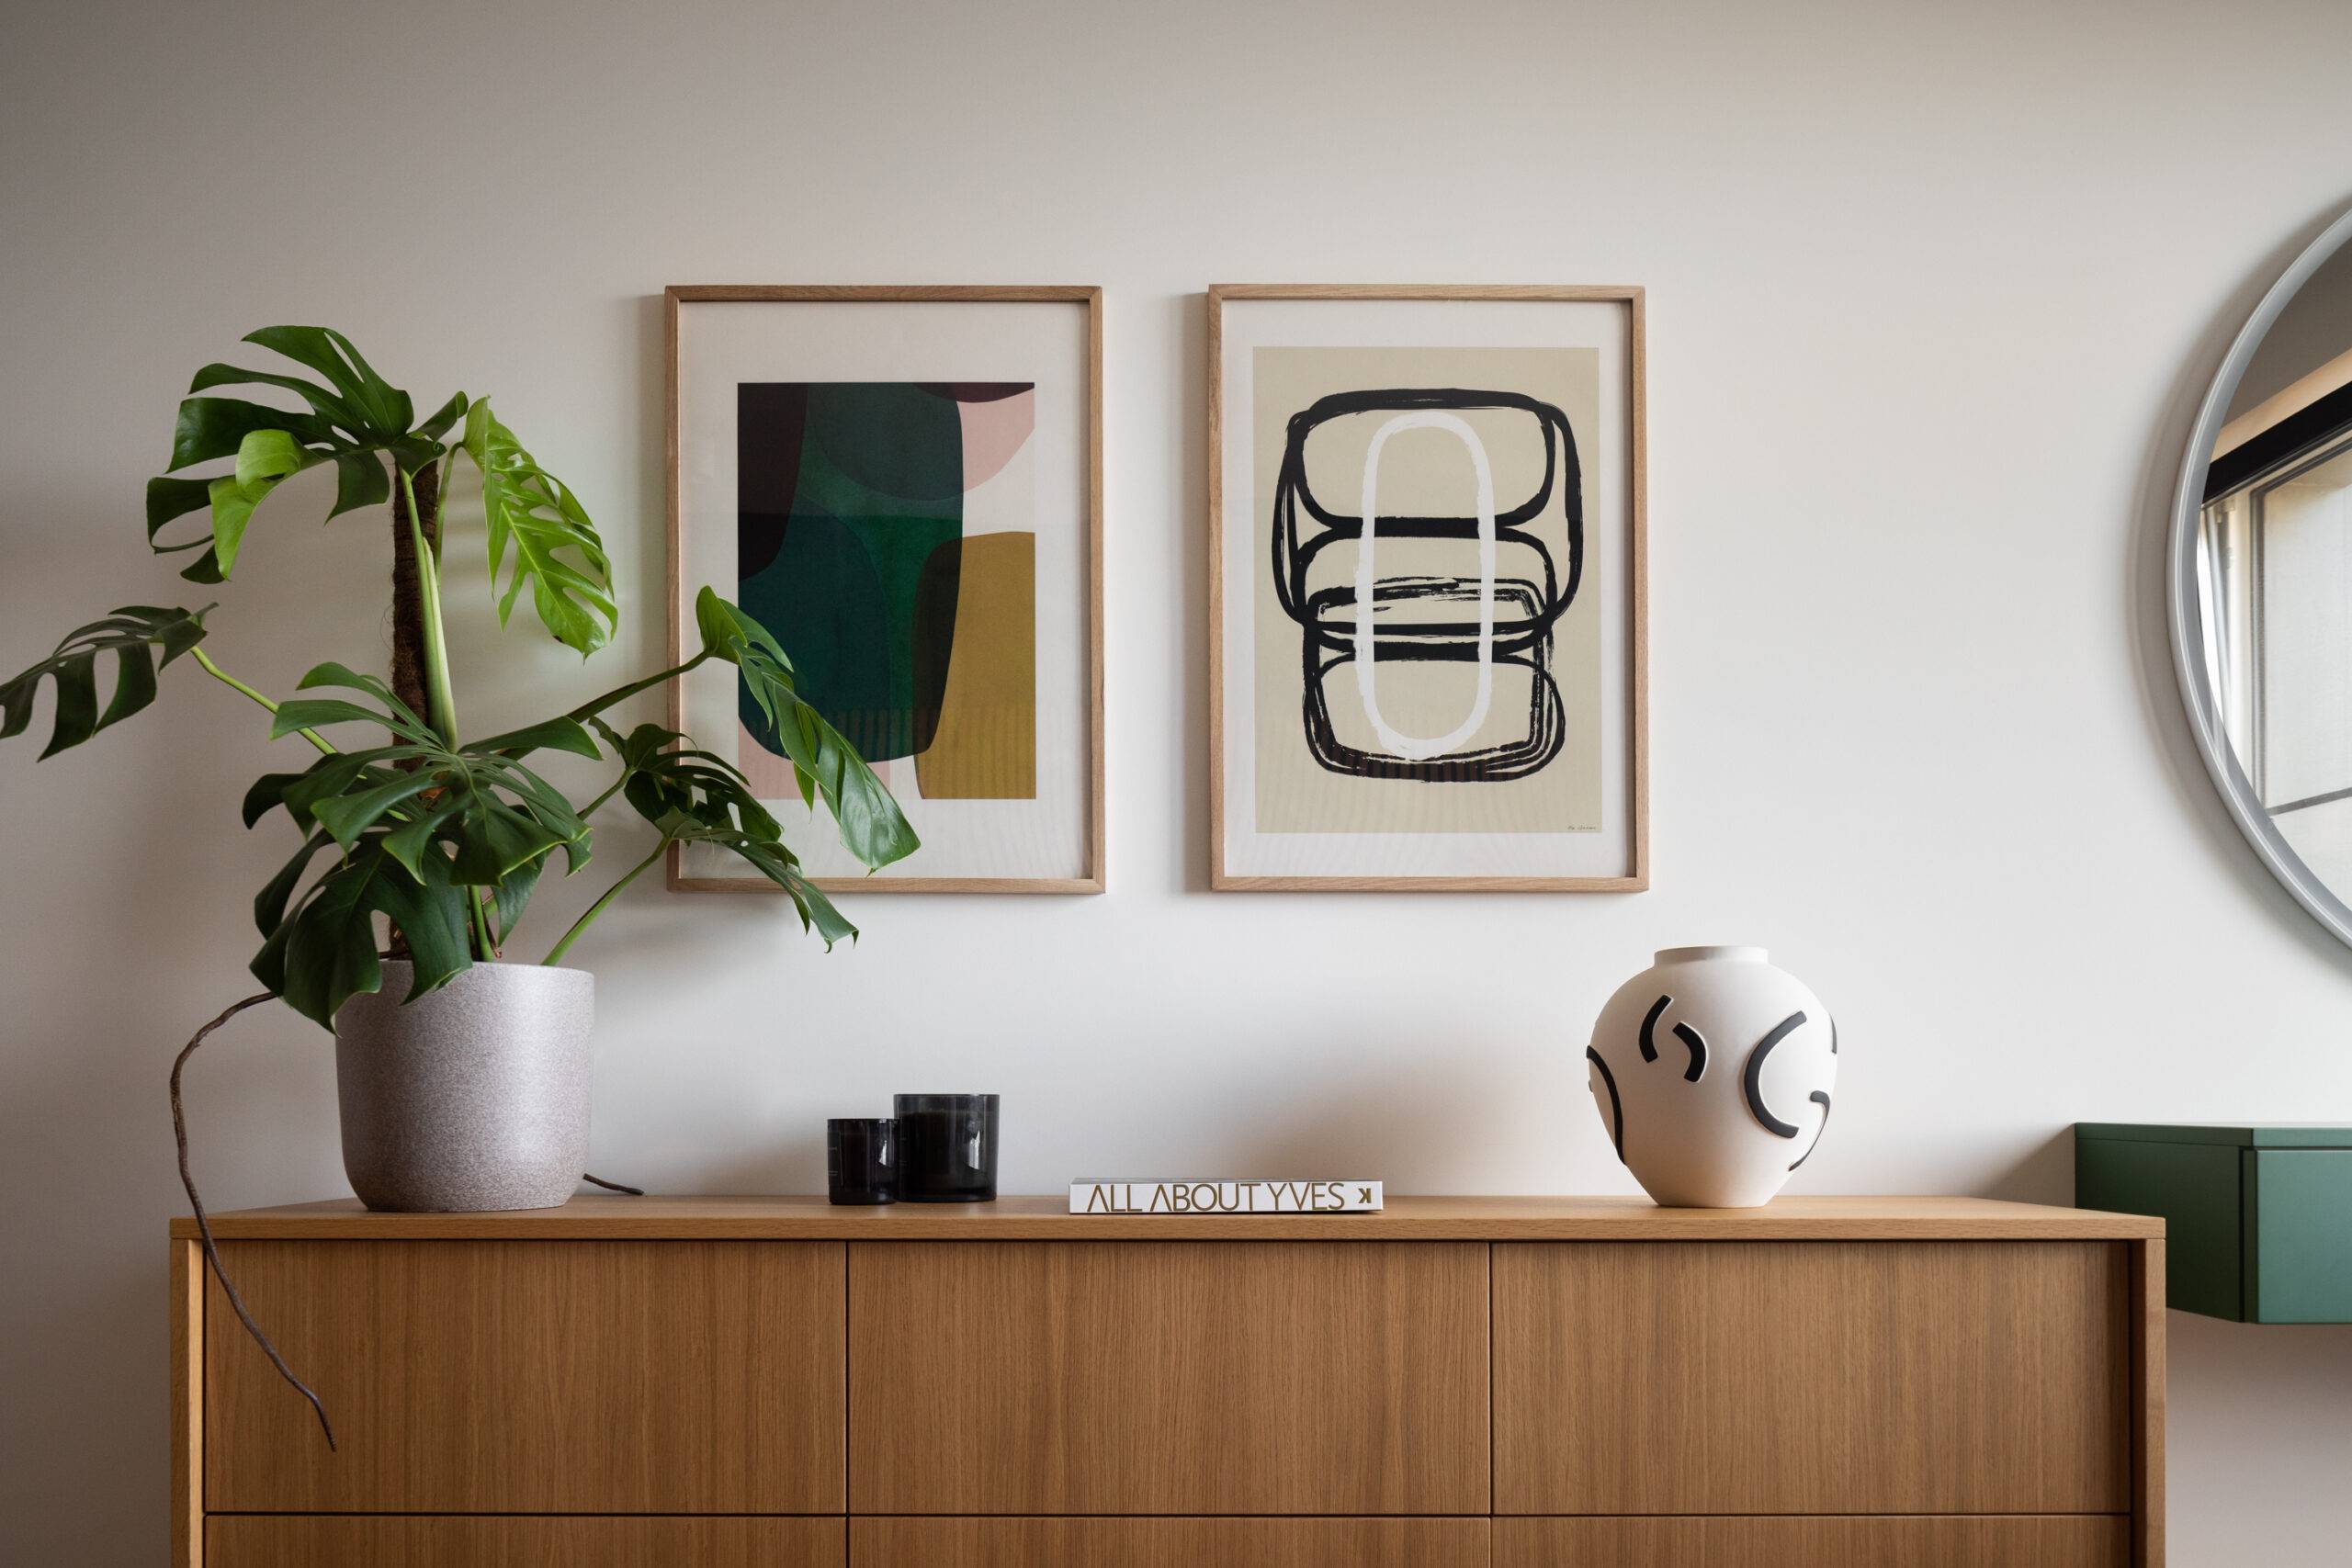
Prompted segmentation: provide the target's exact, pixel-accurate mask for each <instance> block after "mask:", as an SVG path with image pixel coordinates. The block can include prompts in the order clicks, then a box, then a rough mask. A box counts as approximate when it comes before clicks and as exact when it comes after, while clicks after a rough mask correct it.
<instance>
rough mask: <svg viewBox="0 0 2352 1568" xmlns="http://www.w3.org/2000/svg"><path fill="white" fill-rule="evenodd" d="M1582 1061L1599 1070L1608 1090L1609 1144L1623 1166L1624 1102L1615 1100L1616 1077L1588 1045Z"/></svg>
mask: <svg viewBox="0 0 2352 1568" xmlns="http://www.w3.org/2000/svg"><path fill="white" fill-rule="evenodd" d="M1584 1059H1585V1060H1586V1061H1588V1062H1590V1063H1591V1064H1592V1065H1593V1066H1596V1067H1598V1068H1600V1081H1601V1083H1602V1085H1603V1086H1605V1087H1606V1088H1607V1089H1608V1090H1609V1142H1610V1145H1611V1146H1612V1147H1614V1148H1615V1149H1616V1151H1617V1163H1618V1164H1619V1165H1623V1164H1624V1163H1625V1102H1624V1101H1623V1100H1619V1099H1618V1098H1617V1079H1616V1077H1615V1075H1614V1074H1612V1073H1611V1072H1610V1070H1609V1064H1608V1063H1606V1062H1604V1061H1602V1060H1601V1059H1600V1052H1598V1051H1596V1050H1594V1049H1593V1048H1592V1047H1591V1046H1589V1045H1588V1046H1586V1047H1585V1048H1584Z"/></svg>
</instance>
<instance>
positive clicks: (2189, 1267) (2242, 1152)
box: [2075, 1122, 2352, 1323]
mask: <svg viewBox="0 0 2352 1568" xmlns="http://www.w3.org/2000/svg"><path fill="white" fill-rule="evenodd" d="M2075 1207H2077V1208H2082V1209H2106V1210H2109V1211H2111V1212H2114V1213H2127V1214H2155V1215H2159V1216H2161V1217H2162V1218H2163V1220H2164V1222H2165V1304H2166V1305H2168V1306H2171V1307H2174V1308H2176V1309H2177V1310H2179V1311H2181V1312H2194V1313H2202V1314H2205V1315H2206V1316H2208V1317H2221V1318H2227V1319H2229V1320H2230V1321H2231V1322H2233V1323H2352V1127H2343V1126H2338V1127H2327V1126H2313V1125H2310V1124H2308V1123H2296V1124H2287V1123H2268V1122H2237V1123H2234V1124H2230V1125H2222V1124H2219V1123H2216V1124H2211V1125H2206V1124H2201V1123H2170V1124H2163V1123H2136V1122H2076V1123H2075Z"/></svg>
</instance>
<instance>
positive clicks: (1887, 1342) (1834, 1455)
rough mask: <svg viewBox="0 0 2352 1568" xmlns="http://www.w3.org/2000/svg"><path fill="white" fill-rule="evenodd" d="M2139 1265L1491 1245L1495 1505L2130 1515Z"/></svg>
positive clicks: (1892, 1247) (2055, 1253) (2027, 1248)
mask: <svg viewBox="0 0 2352 1568" xmlns="http://www.w3.org/2000/svg"><path fill="white" fill-rule="evenodd" d="M2125 1263H2126V1260H2125V1258H2124V1253H2123V1248H2122V1247H2120V1246H2117V1245H2113V1244H2106V1243H2096V1242H2079V1243H2077V1242H1965V1243H1925V1242H1917V1243H1915V1242H1792V1243H1771V1244H1764V1243H1752V1242H1718V1243H1697V1242H1668V1243H1647V1242H1607V1243H1589V1244H1584V1243H1571V1244H1557V1245H1508V1246H1498V1247H1496V1248H1495V1249H1494V1271H1495V1390H1496V1395H1495V1508H1496V1511H1497V1512H1498V1513H1504V1514H1701V1513H1721V1514H1781V1513H1786V1514H1802V1513H1821V1514H1896V1513H2105V1512H2122V1511H2124V1510H2127V1509H2129V1508H2130V1506H2131V1476H2130V1463H2129V1461H2130V1457H2131V1437H2130V1432H2129V1428H2128V1425H2127V1420H2128V1417H2129V1416H2130V1413H2131V1400H2130V1396H2129V1393H2128V1391H2127V1387H2126V1383H2125V1352H2126V1349H2127V1348H2128V1344H2129V1333H2128V1328H2127V1325H2126V1319H2125V1315H2124V1314H2125V1308H2126V1304H2127V1298H2128V1294H2129V1289H2128V1281H2127V1279H2126V1272H2125ZM1604 1561H1605V1559H1604Z"/></svg>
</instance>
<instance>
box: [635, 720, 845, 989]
mask: <svg viewBox="0 0 2352 1568" xmlns="http://www.w3.org/2000/svg"><path fill="white" fill-rule="evenodd" d="M594 723H595V726H596V728H597V729H598V730H599V731H600V732H601V733H602V734H603V735H604V737H605V743H606V744H607V745H608V746H610V747H611V748H612V750H614V751H615V752H616V753H618V755H619V757H620V759H621V765H622V767H623V768H624V769H625V770H626V772H625V773H623V775H622V779H621V785H620V789H621V795H622V798H624V799H625V800H627V801H628V804H629V807H630V808H631V809H633V810H634V811H636V813H637V814H638V815H639V816H640V817H642V818H645V819H646V820H647V821H648V822H650V823H652V824H653V827H654V829H655V830H656V831H657V832H659V833H660V834H661V835H662V845H661V849H667V848H668V846H669V845H670V844H672V843H691V844H716V845H718V847H719V848H721V849H724V850H729V851H732V852H734V853H735V854H736V855H738V856H740V857H741V859H742V860H743V861H745V862H746V863H749V864H750V865H751V866H752V869H754V870H755V871H757V872H758V873H759V874H761V875H763V876H764V877H766V878H767V879H768V880H769V881H770V882H773V883H775V885H776V886H778V887H780V888H782V889H783V890H784V891H785V892H786V894H788V895H790V896H791V898H792V905H793V908H795V909H796V910H797V911H798V912H799V915H800V929H801V930H803V931H811V930H813V931H816V932H817V934H818V935H820V936H821V937H823V938H824V939H825V946H826V947H827V948H828V949H831V946H832V945H833V943H834V942H838V941H840V940H841V939H842V938H843V937H848V938H850V939H851V940H853V941H854V940H855V939H856V936H857V928H856V927H855V926H854V925H852V924H850V923H849V921H848V920H847V919H843V918H842V912H841V911H840V910H839V909H837V908H834V907H833V903H832V900H831V899H830V898H828V897H825V895H824V894H823V893H822V892H821V891H820V890H819V889H818V887H817V886H816V885H815V884H813V883H811V882H810V881H809V879H808V878H807V877H805V876H803V875H802V874H801V873H800V861H799V857H797V855H795V854H794V853H793V852H791V851H790V850H788V849H786V848H785V846H784V842H783V839H782V833H783V829H782V828H781V826H779V825H778V823H777V822H776V819H775V818H774V817H772V816H770V815H769V814H768V811H767V808H766V807H763V806H762V805H761V804H760V803H759V801H758V800H757V799H756V798H754V797H753V795H752V786H751V781H750V780H748V779H746V778H745V777H744V776H743V775H742V774H741V773H739V772H738V771H737V770H736V769H735V767H734V765H733V764H732V763H730V762H729V761H726V760H725V759H723V758H721V757H718V756H715V755H714V754H712V753H711V752H708V751H702V750H695V749H694V748H692V747H690V746H687V745H685V744H684V740H685V737H684V736H683V735H680V734H679V733H678V732H677V731H676V730H674V729H665V728H662V726H660V725H658V724H640V725H639V726H638V727H637V728H635V729H633V730H631V731H629V732H628V734H627V735H623V734H621V733H620V732H619V731H617V730H616V729H615V728H613V727H612V726H610V725H608V724H606V723H605V721H604V720H603V719H597V720H595V721H594ZM659 852H661V850H660V849H657V851H656V853H659Z"/></svg>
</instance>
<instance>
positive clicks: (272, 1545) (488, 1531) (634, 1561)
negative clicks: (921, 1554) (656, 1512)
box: [204, 1514, 842, 1568]
mask: <svg viewBox="0 0 2352 1568" xmlns="http://www.w3.org/2000/svg"><path fill="white" fill-rule="evenodd" d="M204 1561H205V1564H206V1568H841V1564H842V1521H841V1520H839V1519H837V1518H836V1519H655V1518H639V1519H560V1518H537V1519H491V1518H479V1517H477V1518H469V1519H431V1518H406V1519H400V1518H367V1517H352V1516H348V1515H346V1516H344V1517H337V1518H307V1519H306V1518H300V1517H294V1516H290V1515H284V1514H280V1515H240V1516H233V1517H223V1518H214V1519H212V1520H210V1521H209V1523H208V1524H207V1526H206V1529H205V1559H204Z"/></svg>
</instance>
